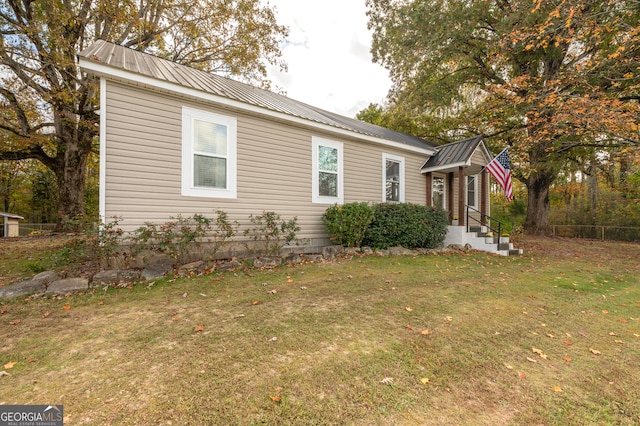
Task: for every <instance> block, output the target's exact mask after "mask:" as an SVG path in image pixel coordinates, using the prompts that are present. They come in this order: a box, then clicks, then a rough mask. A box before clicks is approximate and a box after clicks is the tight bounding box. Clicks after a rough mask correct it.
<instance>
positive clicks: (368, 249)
mask: <svg viewBox="0 0 640 426" xmlns="http://www.w3.org/2000/svg"><path fill="white" fill-rule="evenodd" d="M360 252H361V253H362V254H364V255H367V256H371V255H372V254H373V249H372V248H371V247H361V248H360Z"/></svg>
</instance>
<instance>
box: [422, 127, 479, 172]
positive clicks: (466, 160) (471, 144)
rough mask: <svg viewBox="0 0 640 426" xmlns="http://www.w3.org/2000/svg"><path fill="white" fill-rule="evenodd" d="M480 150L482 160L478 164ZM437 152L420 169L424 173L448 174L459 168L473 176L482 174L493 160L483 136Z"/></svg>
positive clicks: (443, 147)
mask: <svg viewBox="0 0 640 426" xmlns="http://www.w3.org/2000/svg"><path fill="white" fill-rule="evenodd" d="M478 150H479V151H480V155H481V159H482V160H481V161H480V162H478V156H475V158H474V154H475V153H476V152H477V151H478ZM436 151H437V152H436V154H435V155H434V156H432V157H430V158H429V159H428V160H427V161H426V162H425V163H424V164H423V165H422V167H421V168H420V169H421V171H422V173H427V172H441V173H448V172H454V171H457V170H458V168H459V167H465V168H466V169H467V171H466V174H467V175H473V174H477V173H480V171H481V170H482V169H483V168H484V167H485V166H486V165H487V164H489V161H491V158H492V155H491V153H490V152H489V149H488V148H487V145H486V144H485V142H484V139H483V137H482V135H479V136H474V137H471V138H468V139H463V140H461V141H457V142H452V143H448V144H446V145H442V146H439V147H437V148H436ZM474 160H475V161H474Z"/></svg>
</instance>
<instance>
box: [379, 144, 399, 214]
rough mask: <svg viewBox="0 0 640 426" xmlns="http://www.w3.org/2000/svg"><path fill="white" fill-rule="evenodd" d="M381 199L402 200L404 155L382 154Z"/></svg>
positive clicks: (387, 200)
mask: <svg viewBox="0 0 640 426" xmlns="http://www.w3.org/2000/svg"><path fill="white" fill-rule="evenodd" d="M382 200H383V202H396V203H403V202H404V157H398V156H397V155H391V154H382Z"/></svg>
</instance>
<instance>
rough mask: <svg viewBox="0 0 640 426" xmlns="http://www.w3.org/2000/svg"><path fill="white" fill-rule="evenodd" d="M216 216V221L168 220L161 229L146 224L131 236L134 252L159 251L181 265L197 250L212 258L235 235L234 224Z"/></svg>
mask: <svg viewBox="0 0 640 426" xmlns="http://www.w3.org/2000/svg"><path fill="white" fill-rule="evenodd" d="M215 213H216V214H217V217H216V219H215V220H213V219H211V218H209V217H206V216H204V215H201V214H194V215H193V216H190V217H186V218H185V217H182V216H181V215H178V216H177V217H171V218H170V219H172V220H170V221H168V222H165V223H163V224H161V225H158V224H155V223H151V222H145V224H144V226H141V227H139V228H138V229H136V230H135V231H133V233H132V236H131V241H132V243H133V247H134V252H140V251H143V250H151V251H158V252H162V253H165V254H167V255H169V256H171V257H173V258H175V259H178V260H181V261H184V260H186V259H188V257H189V255H190V254H191V253H192V252H194V251H195V250H196V249H204V251H205V252H207V253H210V254H212V255H213V254H215V253H216V252H217V251H218V250H219V249H220V248H221V247H222V245H224V244H225V243H226V242H227V241H228V240H229V239H230V238H232V237H233V236H234V235H235V234H236V231H237V223H235V222H231V221H229V219H228V217H227V214H226V213H225V212H223V211H220V210H216V212H215Z"/></svg>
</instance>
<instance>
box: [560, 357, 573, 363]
mask: <svg viewBox="0 0 640 426" xmlns="http://www.w3.org/2000/svg"><path fill="white" fill-rule="evenodd" d="M562 359H564V360H565V361H567V362H571V358H569V357H568V356H565V357H562Z"/></svg>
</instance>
